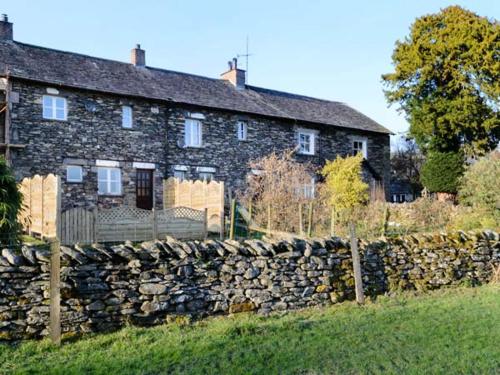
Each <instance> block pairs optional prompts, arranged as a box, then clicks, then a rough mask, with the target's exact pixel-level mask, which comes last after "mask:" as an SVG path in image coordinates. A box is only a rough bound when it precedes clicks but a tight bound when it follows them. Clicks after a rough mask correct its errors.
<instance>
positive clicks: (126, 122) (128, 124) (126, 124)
mask: <svg viewBox="0 0 500 375" xmlns="http://www.w3.org/2000/svg"><path fill="white" fill-rule="evenodd" d="M132 126H133V118H132V107H131V106H128V105H124V106H122V128H125V129H132Z"/></svg>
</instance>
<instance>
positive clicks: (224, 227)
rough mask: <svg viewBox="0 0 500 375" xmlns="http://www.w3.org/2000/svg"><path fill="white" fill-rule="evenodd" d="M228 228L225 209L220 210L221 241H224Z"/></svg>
mask: <svg viewBox="0 0 500 375" xmlns="http://www.w3.org/2000/svg"><path fill="white" fill-rule="evenodd" d="M225 229H226V222H225V215H224V210H222V211H221V212H220V240H221V241H224V237H225V235H226V234H225V233H224V231H225Z"/></svg>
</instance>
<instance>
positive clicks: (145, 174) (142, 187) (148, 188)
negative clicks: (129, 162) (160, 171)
mask: <svg viewBox="0 0 500 375" xmlns="http://www.w3.org/2000/svg"><path fill="white" fill-rule="evenodd" d="M136 174H137V177H136V184H135V186H136V206H137V208H142V209H145V210H151V209H152V208H153V170H152V169H138V170H137V173H136Z"/></svg>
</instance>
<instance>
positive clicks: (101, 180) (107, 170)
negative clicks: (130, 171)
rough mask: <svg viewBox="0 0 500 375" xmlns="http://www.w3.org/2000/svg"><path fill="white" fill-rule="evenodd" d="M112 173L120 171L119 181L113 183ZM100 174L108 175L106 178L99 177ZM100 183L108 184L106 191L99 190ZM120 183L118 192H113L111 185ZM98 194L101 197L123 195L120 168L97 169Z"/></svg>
mask: <svg viewBox="0 0 500 375" xmlns="http://www.w3.org/2000/svg"><path fill="white" fill-rule="evenodd" d="M112 171H118V176H119V179H118V180H117V181H113V180H112V179H111V174H112ZM99 172H104V173H105V174H106V175H105V176H104V178H101V177H100V176H99V174H100V173H99ZM100 182H105V183H106V191H101V190H99V185H100ZM112 182H118V191H111V183H112ZM97 192H98V194H99V195H121V194H122V171H121V169H120V168H116V167H98V168H97Z"/></svg>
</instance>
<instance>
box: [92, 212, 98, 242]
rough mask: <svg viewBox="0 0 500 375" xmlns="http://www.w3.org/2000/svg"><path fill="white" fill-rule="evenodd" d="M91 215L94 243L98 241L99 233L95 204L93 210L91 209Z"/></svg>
mask: <svg viewBox="0 0 500 375" xmlns="http://www.w3.org/2000/svg"><path fill="white" fill-rule="evenodd" d="M93 214H94V215H93V216H94V233H93V234H94V242H95V243H99V240H98V238H97V237H98V233H99V208H98V207H97V205H96V206H95V207H94V210H93Z"/></svg>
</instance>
